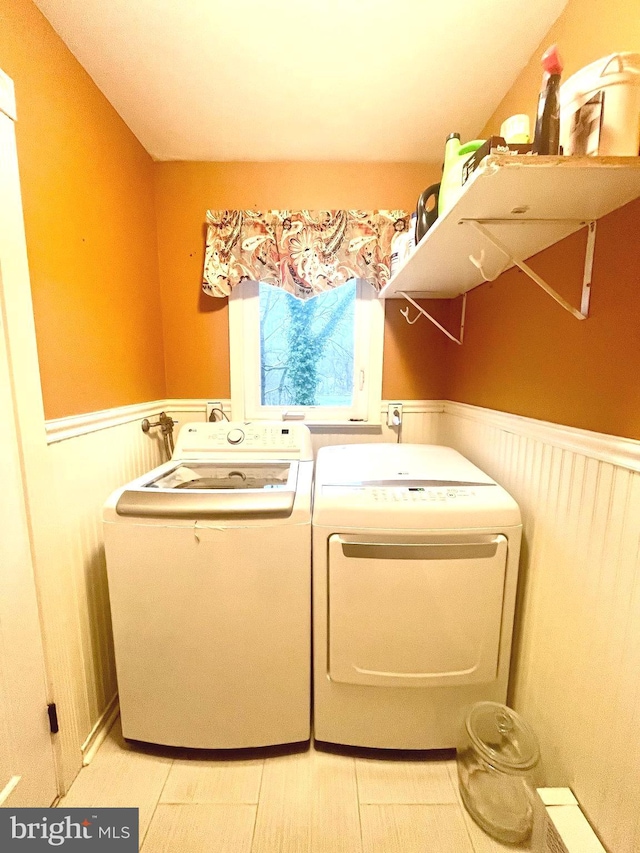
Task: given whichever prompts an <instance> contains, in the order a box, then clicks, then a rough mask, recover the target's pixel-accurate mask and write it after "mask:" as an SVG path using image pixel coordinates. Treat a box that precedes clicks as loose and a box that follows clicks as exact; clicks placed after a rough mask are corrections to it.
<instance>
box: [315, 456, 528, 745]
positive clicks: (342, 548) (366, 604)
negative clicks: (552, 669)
mask: <svg viewBox="0 0 640 853" xmlns="http://www.w3.org/2000/svg"><path fill="white" fill-rule="evenodd" d="M521 529H522V528H521V518H520V511H519V509H518V506H517V504H516V503H515V501H514V500H513V498H511V497H510V496H509V495H508V494H507V492H506V491H505V490H504V489H503V488H501V487H500V486H499V485H498V484H497V483H495V482H494V481H493V480H492V479H491V478H490V477H488V476H487V475H486V474H484V473H483V472H482V471H480V470H479V469H478V468H476V467H475V465H472V464H471V462H469V461H468V460H467V459H465V458H464V457H463V456H461V455H460V454H459V453H457V452H456V451H455V450H453V449H451V448H448V447H438V446H429V445H404V444H364V445H343V446H338V447H324V448H322V449H321V450H320V451H319V453H318V457H317V461H316V477H315V495H314V509H313V602H314V605H313V628H314V638H313V646H314V721H315V722H314V729H315V738H316V739H317V740H319V741H327V742H331V743H339V744H350V745H354V746H364V747H380V748H388V749H443V748H450V747H454V746H455V745H456V743H457V741H458V738H459V734H460V731H461V727H462V725H463V718H464V711H465V709H466V707H467V706H468V705H470V704H471V703H473V702H476V701H479V700H483V699H487V700H494V701H499V702H503V701H505V699H506V691H507V681H508V675H509V662H510V652H511V636H512V628H513V618H514V606H515V596H516V584H517V576H518V558H519V553H520V539H521Z"/></svg>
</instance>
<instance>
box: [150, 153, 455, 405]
mask: <svg viewBox="0 0 640 853" xmlns="http://www.w3.org/2000/svg"><path fill="white" fill-rule="evenodd" d="M439 173H440V167H439V165H437V164H434V165H432V166H429V165H426V164H408V163H157V164H156V165H155V174H156V211H157V218H158V255H159V259H160V283H161V288H162V307H163V320H164V341H165V353H166V370H167V394H168V396H169V397H228V396H229V338H228V312H227V300H226V299H214V298H211V297H209V296H205V295H204V294H203V293H202V292H201V291H200V282H201V280H202V266H203V259H204V239H205V226H204V221H205V212H206V210H207V209H208V208H213V209H215V208H252V209H258V210H260V209H265V208H267V209H268V208H274V209H278V208H303V209H304V208H308V209H326V208H363V209H371V208H374V209H375V208H404V209H406V210H413V209H414V207H415V203H416V199H417V197H418V195H419V194H420V193H421V192H422V190H423V189H424V188H425V187H426V186H428V185H429V184H430V183H433V181H434V180H437V179H438V176H439ZM401 305H402V302H400V301H397V300H391V301H389V302H388V303H387V309H386V315H387V322H386V332H385V361H384V379H383V395H384V396H385V397H401V398H409V399H411V398H413V399H425V398H426V399H428V398H431V399H440V398H441V397H442V393H443V391H444V378H445V377H444V364H443V359H444V353H445V345H444V338H443V336H442V335H441V334H440V333H438V332H437V331H436V330H435V329H433V327H431V328H430V327H429V324H428V323H416V325H415V326H407V324H406V323H405V320H404V318H403V317H402V316H401V315H400V307H401Z"/></svg>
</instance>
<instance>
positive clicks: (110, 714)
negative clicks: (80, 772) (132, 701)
mask: <svg viewBox="0 0 640 853" xmlns="http://www.w3.org/2000/svg"><path fill="white" fill-rule="evenodd" d="M119 713H120V705H119V704H118V694H117V693H116V695H115V696H114V697H113V698H112V700H111V701H110V702H109V704H108V705H107V707H106V708H105V710H104V711H103V712H102V714H100V716H99V717H98V720H97V722H96V724H95V726H94V727H93V728H92V729H91V731H90V732H89V735H88V737H87V739H86V740H85V742H84V743H83V744H82V746H81V747H80V749H81V751H82V766H83V767H86V766H87V765H88V764H91V761H92V760H93V757H94V755H95V754H96V752H97V751H98V749H99V748H100V746H101V744H102V743H103V741H104V739H105V738H106V736H107V735H108V734H109V731H110V729H111V726H112V725H113V724H114V723H115V721H116V720H117V718H118V714H119Z"/></svg>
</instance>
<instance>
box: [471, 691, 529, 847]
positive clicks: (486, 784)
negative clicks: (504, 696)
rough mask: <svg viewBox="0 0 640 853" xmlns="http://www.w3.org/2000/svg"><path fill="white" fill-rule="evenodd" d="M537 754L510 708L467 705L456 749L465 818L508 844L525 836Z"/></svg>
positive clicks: (524, 725) (494, 704)
mask: <svg viewBox="0 0 640 853" xmlns="http://www.w3.org/2000/svg"><path fill="white" fill-rule="evenodd" d="M539 757H540V748H539V746H538V741H537V738H536V736H535V734H534V732H533V730H532V729H531V727H530V726H529V724H528V723H526V722H525V721H524V720H523V719H522V717H520V716H519V715H518V714H516V712H515V711H512V710H511V708H507V707H506V705H501V704H500V703H498V702H478V703H476V704H475V705H472V706H471V708H469V710H468V711H467V714H466V717H465V728H464V736H463V739H462V741H461V743H460V745H459V747H458V750H457V765H458V781H459V783H460V795H461V797H462V801H463V802H464V804H465V806H466V809H467V811H468V812H469V814H470V815H471V817H472V818H473V819H474V820H475V822H476V823H477V824H478V825H479V826H481V827H482V829H484V830H485V832H488V833H489V835H491V836H492V837H493V838H496V839H498V840H499V841H506V842H508V843H511V844H516V843H518V842H520V841H524V840H525V839H526V838H528V836H529V834H530V832H531V827H532V824H533V798H534V796H535V783H534V779H533V769H534V768H535V766H536V764H537V763H538V759H539Z"/></svg>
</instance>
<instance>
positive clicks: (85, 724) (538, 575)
mask: <svg viewBox="0 0 640 853" xmlns="http://www.w3.org/2000/svg"><path fill="white" fill-rule="evenodd" d="M402 402H403V406H404V422H403V425H402V433H401V440H402V441H404V442H415V443H433V442H436V443H442V444H449V445H451V446H453V447H456V448H458V449H459V450H460V451H461V452H462V453H464V454H465V455H466V456H468V457H469V458H470V459H472V460H473V461H474V462H476V464H478V465H479V466H480V467H481V468H483V469H484V470H486V471H487V472H488V473H489V474H491V475H492V476H494V477H495V478H496V479H497V480H499V481H500V482H501V483H503V484H504V485H505V487H506V488H507V489H509V491H510V492H511V493H512V494H513V495H514V497H515V498H516V499H517V500H518V502H519V503H520V505H521V507H522V511H523V515H524V526H525V538H524V546H523V559H522V575H521V577H522V583H521V587H520V595H519V598H520V604H519V614H520V615H519V619H518V629H517V638H516V644H515V650H514V667H513V678H512V699H513V702H514V704H515V707H516V708H518V710H520V711H521V712H522V713H523V714H524V715H525V716H526V717H527V719H529V720H530V722H531V723H532V724H533V726H534V727H535V729H536V731H537V732H538V734H539V737H540V740H541V743H542V750H543V758H544V768H545V771H546V773H547V783H549V784H554V785H555V784H559V785H560V784H562V785H564V784H568V785H570V786H571V787H572V788H573V789H574V791H575V793H576V794H577V796H578V797H579V799H580V801H581V803H582V805H583V806H584V808H585V811H586V812H587V814H588V816H589V818H590V819H591V820H592V821H593V823H594V825H595V826H596V829H597V830H598V832H599V833H600V835H601V837H602V838H603V840H604V841H605V843H606V844H607V846H609V847H610V849H612V850H616V851H617V853H632V852H633V853H635V851H637V850H640V824H639V823H638V819H637V800H638V793H639V792H640V725H639V722H640V710H637V709H640V677H639V674H640V563H639V539H640V442H634V441H629V440H626V439H619V438H615V437H611V436H602V435H598V434H595V433H589V432H586V431H583V430H574V429H569V428H566V427H562V426H558V425H554V424H544V423H541V422H540V421H535V420H532V419H528V418H519V417H516V416H513V415H508V414H505V413H501V412H494V411H490V410H486V409H480V408H477V407H473V406H465V405H461V404H457V403H449V402H447V403H442V402H441V401H402ZM223 407H224V409H225V411H227V412H229V411H230V408H229V403H228V401H223ZM162 409H164V410H165V411H167V412H168V413H169V414H171V415H172V416H173V417H175V418H176V419H178V420H179V421H180V422H181V424H182V423H185V422H187V421H197V420H204V417H205V414H204V412H205V401H203V400H164V401H157V402H155V403H149V404H145V405H144V406H139V407H125V408H123V409H119V410H115V411H112V412H106V413H98V414H93V415H91V416H89V417H86V418H74V419H64V421H62V422H60V421H56V422H50V423H49V424H48V434H49V443H50V447H49V452H50V454H51V456H52V462H53V463H54V464H53V469H54V471H55V475H56V477H57V481H58V495H59V501H60V507H61V508H62V509H63V513H62V514H63V516H64V529H63V530H62V531H61V537H64V539H65V541H66V542H67V546H66V547H67V552H68V555H67V558H68V567H69V571H68V574H67V578H68V580H69V582H70V585H69V588H68V589H66V588H65V595H66V596H67V597H68V598H69V606H68V607H67V611H68V612H72V611H73V612H75V613H76V619H75V620H74V622H75V624H69V626H68V630H69V631H73V632H77V633H79V635H80V637H81V642H82V649H83V660H82V661H80V662H78V664H77V667H76V669H77V671H75V672H74V679H75V680H76V682H77V687H78V689H77V690H76V695H77V696H82V695H86V697H87V699H86V702H85V703H84V705H83V707H82V708H78V714H77V717H78V720H77V721H76V727H77V730H78V736H79V742H78V745H77V749H78V751H80V749H81V746H82V741H83V740H84V739H85V738H87V737H89V735H90V734H92V728H93V727H95V725H96V724H97V723H98V722H99V720H100V718H101V715H105V712H106V711H107V709H108V707H109V702H110V700H111V699H112V698H113V695H114V693H115V690H116V683H115V675H114V669H113V652H112V646H111V634H110V618H109V606H108V597H107V587H106V574H105V566H104V556H103V551H102V531H101V508H102V503H103V502H104V500H105V498H106V497H107V495H108V494H109V493H110V492H111V491H112V489H114V488H116V487H117V486H119V485H122V484H123V483H125V482H127V481H128V480H130V479H132V478H133V477H135V476H137V475H139V474H140V473H143V472H144V471H145V470H148V469H150V468H152V467H154V466H155V465H157V464H159V462H161V461H163V452H164V451H163V448H162V444H161V442H160V440H159V438H158V437H157V435H155V433H157V431H154V433H153V434H151V435H145V434H143V433H142V431H141V429H140V420H141V419H142V418H143V417H150V418H152V419H153V416H154V415H156V414H157V413H158V412H160V411H161V410H162ZM384 411H385V412H386V403H385V404H384ZM181 424H180V425H181ZM384 440H387V441H389V440H391V441H395V440H397V433H396V432H395V431H394V430H390V429H389V428H387V427H386V426H383V427H381V428H380V429H379V430H374V431H371V430H370V429H365V430H364V431H355V432H354V431H352V430H351V429H350V430H349V431H348V432H340V431H335V432H334V431H329V430H328V429H327V428H324V429H323V430H322V431H319V432H316V433H315V434H314V445H315V447H316V449H317V448H318V447H319V446H324V445H326V444H341V443H347V442H353V441H384ZM74 602H75V603H74ZM74 608H75V609H74ZM107 716H108V714H107ZM94 734H95V733H94Z"/></svg>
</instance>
